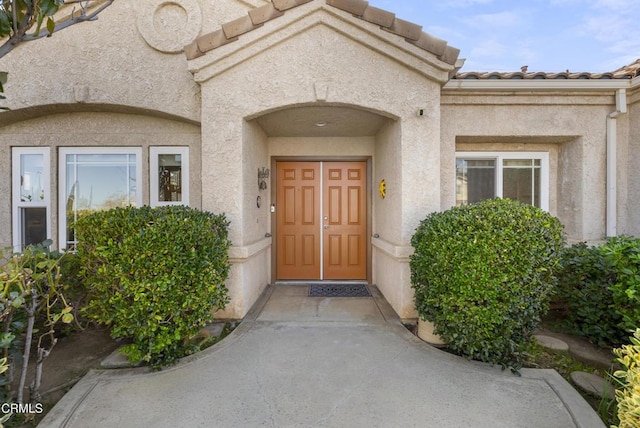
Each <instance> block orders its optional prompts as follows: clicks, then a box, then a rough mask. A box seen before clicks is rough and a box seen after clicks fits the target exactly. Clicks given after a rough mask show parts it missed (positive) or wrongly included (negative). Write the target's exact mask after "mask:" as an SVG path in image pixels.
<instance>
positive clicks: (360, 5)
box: [185, 0, 460, 65]
mask: <svg viewBox="0 0 640 428" xmlns="http://www.w3.org/2000/svg"><path fill="white" fill-rule="evenodd" d="M311 1H320V0H272V2H271V3H269V4H267V5H265V6H262V7H259V8H256V9H253V10H251V11H249V13H248V16H245V17H242V18H239V19H236V20H233V21H231V22H228V23H226V24H223V25H222V29H220V30H218V31H215V32H213V33H209V34H205V35H204V36H200V37H198V38H197V39H196V41H195V42H194V43H191V44H190V45H188V46H187V47H185V54H186V56H187V59H190V60H191V59H195V58H198V57H200V56H202V55H204V54H205V53H206V52H208V51H211V50H213V49H216V48H217V47H220V46H222V45H226V44H227V43H231V42H233V41H235V40H238V36H240V35H242V34H245V33H247V32H249V31H252V30H254V29H255V28H257V27H259V26H261V25H262V24H264V23H265V22H268V21H270V20H272V19H275V18H278V17H280V16H282V15H283V14H284V12H285V11H286V10H289V9H291V8H294V7H296V6H300V5H302V4H305V3H309V2H311ZM325 2H326V4H327V5H329V6H332V7H335V8H337V9H340V10H343V11H345V12H348V13H351V14H352V15H354V16H356V17H357V18H360V19H362V20H364V21H367V22H369V23H372V24H375V25H378V26H379V27H380V28H381V29H383V30H385V31H388V32H390V33H393V34H396V35H398V36H400V37H402V38H404V39H405V40H406V41H407V42H408V43H411V44H413V45H415V46H417V47H419V48H420V49H422V50H424V51H426V52H430V53H432V54H433V55H435V56H436V57H437V58H439V59H440V60H442V61H444V62H446V63H448V64H451V65H454V64H455V63H456V61H457V59H458V55H459V54H460V50H459V49H456V48H453V47H450V46H447V42H446V41H444V40H441V39H438V38H437V37H433V36H431V35H430V34H427V33H425V32H423V31H422V27H421V26H420V25H417V24H414V23H412V22H409V21H404V20H402V19H398V18H396V16H395V15H394V14H393V13H391V12H388V11H386V10H383V9H379V8H376V7H373V6H369V3H368V2H367V1H364V0H325Z"/></svg>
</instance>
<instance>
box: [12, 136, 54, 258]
mask: <svg viewBox="0 0 640 428" xmlns="http://www.w3.org/2000/svg"><path fill="white" fill-rule="evenodd" d="M22 155H42V156H43V158H42V162H43V171H42V175H43V182H42V188H43V190H44V199H43V200H41V201H30V202H29V201H21V200H20V181H21V179H20V158H21V156H22ZM11 168H12V174H11V176H12V179H11V192H12V198H11V199H12V203H11V214H12V218H11V223H12V227H11V228H12V241H13V248H14V251H22V250H23V242H22V230H21V224H22V217H21V215H20V209H21V208H29V207H31V208H45V209H46V210H47V216H46V217H47V218H46V224H47V239H50V238H51V236H52V234H51V149H50V148H49V147H12V150H11Z"/></svg>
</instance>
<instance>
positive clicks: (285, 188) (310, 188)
mask: <svg viewBox="0 0 640 428" xmlns="http://www.w3.org/2000/svg"><path fill="white" fill-rule="evenodd" d="M276 169H277V177H276V179H277V187H276V260H277V262H276V269H277V273H276V276H277V279H281V280H282V279H311V280H314V279H315V280H322V279H326V280H332V279H337V280H339V279H366V278H367V248H366V242H367V240H366V233H367V189H366V182H367V163H366V162H278V163H277V167H276Z"/></svg>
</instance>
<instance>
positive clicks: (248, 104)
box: [0, 0, 640, 318]
mask: <svg viewBox="0 0 640 428" xmlns="http://www.w3.org/2000/svg"><path fill="white" fill-rule="evenodd" d="M279 3H283V4H285V3H286V2H279ZM298 3H299V4H297V5H296V6H295V7H291V8H289V9H287V10H286V11H284V12H283V13H282V14H281V16H280V15H278V17H277V18H276V19H271V20H267V21H266V22H264V23H263V24H261V25H258V26H255V27H252V28H251V31H247V32H246V33H243V34H241V35H240V36H239V37H237V39H236V38H233V39H232V40H231V41H227V42H225V43H222V44H221V45H220V46H217V47H216V48H215V49H211V50H208V51H206V52H199V51H198V55H195V56H193V57H190V59H187V56H186V55H185V53H184V52H183V48H184V46H186V45H188V44H191V43H193V42H194V40H196V39H198V38H200V37H202V36H203V35H206V34H209V33H211V32H215V31H217V30H218V29H219V28H220V27H221V25H223V24H224V23H226V22H229V21H233V20H234V19H236V18H239V17H242V16H245V15H246V14H247V12H248V11H252V10H257V8H259V7H262V6H265V5H268V4H269V2H268V1H264V0H224V1H222V0H220V1H216V2H209V1H205V0H172V1H171V2H163V1H160V0H149V1H144V2H133V3H132V2H115V3H114V4H113V5H112V6H110V7H109V8H107V9H106V10H105V11H104V12H103V13H102V14H101V15H100V18H99V20H98V21H97V22H92V23H90V24H81V25H76V26H73V27H71V28H69V29H66V30H64V31H62V32H60V33H59V34H55V35H54V37H51V38H49V39H46V40H40V41H37V42H32V43H28V44H25V45H22V46H19V47H18V48H17V49H15V51H14V52H12V53H11V54H10V55H8V56H6V57H4V58H2V59H1V60H0V69H2V70H7V71H9V75H10V78H9V83H8V84H7V85H6V86H5V90H6V93H7V95H8V97H9V99H8V104H9V105H10V106H11V108H12V110H11V111H9V112H4V113H1V114H0V170H1V171H2V179H1V180H0V194H4V195H10V194H11V192H12V184H11V170H12V164H11V150H12V148H13V147H34V146H35V147H45V146H46V147H50V148H51V150H52V151H51V160H50V180H51V189H50V191H51V193H52V195H57V193H58V177H59V167H58V162H59V160H58V156H57V153H58V149H59V148H61V147H85V146H89V147H101V146H109V147H114V146H122V147H139V148H141V149H142V160H141V165H142V173H143V174H142V175H143V177H144V179H143V183H142V186H141V187H142V189H141V192H142V200H143V203H149V186H150V185H149V175H150V172H149V148H150V147H154V146H185V147H188V148H189V165H190V176H189V183H190V198H189V204H190V205H191V206H193V207H196V208H201V209H204V210H208V211H212V212H217V213H219V212H224V213H225V214H226V215H227V218H228V219H229V220H230V222H231V226H230V239H231V240H232V243H233V246H232V248H231V251H230V259H231V262H232V270H231V275H230V277H229V279H228V281H227V285H228V287H229V290H230V295H231V302H230V304H229V306H228V307H227V309H226V310H225V311H224V312H222V313H219V314H218V316H221V317H229V318H240V317H242V316H244V315H245V314H246V313H247V311H248V310H249V308H250V307H251V305H252V304H253V303H254V302H255V301H256V299H257V298H258V296H259V295H260V293H261V292H262V290H263V289H264V287H265V286H266V285H267V284H269V283H271V282H273V281H276V280H277V279H278V278H276V277H275V276H274V270H273V263H274V260H275V258H276V257H277V254H276V250H275V248H274V243H273V240H272V235H273V234H274V232H275V231H274V227H275V226H274V221H273V213H272V212H271V205H272V204H274V201H275V190H274V189H275V178H274V177H273V174H272V175H271V177H270V178H269V180H268V187H267V189H260V188H259V187H258V185H257V171H258V170H259V169H261V168H271V169H273V166H274V162H276V161H277V160H281V159H297V160H305V159H313V160H333V159H340V160H366V161H367V162H368V166H369V171H368V174H369V183H368V185H369V189H370V192H369V195H368V198H367V200H368V210H367V211H368V218H369V225H368V234H369V235H370V236H369V237H368V257H369V258H370V261H369V263H368V278H367V279H368V280H369V281H370V282H372V283H375V284H377V286H378V287H379V288H380V290H381V291H382V292H383V293H384V295H385V297H386V298H387V300H388V301H389V302H390V303H391V305H392V306H393V308H394V309H395V310H396V312H397V313H398V314H399V315H400V316H401V317H402V318H412V317H415V310H414V308H413V300H412V299H413V293H412V290H411V287H410V272H409V264H408V261H409V256H410V254H411V252H412V248H411V245H410V240H411V236H412V234H413V231H414V230H415V228H416V226H417V225H418V224H419V222H420V220H421V219H422V218H424V217H425V216H426V215H427V214H428V213H430V212H432V211H440V210H444V209H447V208H449V207H451V206H452V205H453V204H454V203H455V154H456V151H523V152H535V151H542V152H545V153H548V154H549V189H548V192H549V210H550V212H551V213H552V214H554V215H557V216H558V217H559V218H560V219H561V220H562V222H563V223H564V224H565V226H566V230H567V236H568V238H569V239H570V240H572V241H580V240H589V241H596V240H599V239H602V238H603V237H605V236H606V234H607V224H606V210H607V185H606V177H607V162H606V150H607V144H608V143H607V141H608V139H607V117H608V115H610V114H611V113H613V112H615V111H616V108H617V106H616V99H615V95H616V92H617V91H619V90H621V89H624V90H625V91H626V92H625V95H624V98H625V101H626V107H627V112H626V113H621V114H620V115H618V116H617V117H616V118H614V119H613V120H615V122H616V125H617V132H616V142H617V153H618V161H617V163H616V165H615V167H616V170H617V171H616V176H617V189H616V194H617V198H616V200H617V202H616V208H617V217H616V219H617V230H618V232H619V233H628V234H640V226H639V225H640V214H638V212H639V211H640V210H638V209H637V202H635V201H637V200H639V198H640V173H638V172H637V167H636V165H635V164H634V162H633V156H632V155H633V153H635V152H637V150H638V149H640V123H639V122H640V121H638V120H637V118H638V117H640V78H635V79H628V80H621V81H615V82H614V81H606V82H604V83H602V82H598V81H595V82H593V83H592V84H590V81H583V82H581V84H580V85H576V84H574V83H575V82H573V81H572V82H570V81H567V82H566V83H565V84H564V86H563V85H562V82H560V84H558V82H557V81H554V82H555V83H553V84H549V85H547V86H545V85H544V84H539V85H538V86H535V85H534V86H535V87H531V86H527V85H528V83H527V82H526V81H522V83H523V84H521V85H520V86H518V84H519V83H521V82H519V81H510V82H507V83H508V84H509V85H510V86H509V85H503V87H500V85H495V84H493V83H494V82H492V81H484V82H482V81H475V83H471V84H465V83H464V81H463V82H462V83H460V82H456V81H455V79H454V80H451V79H450V77H451V75H453V74H454V73H455V71H456V67H455V65H453V64H452V63H450V62H447V61H444V60H443V59H441V58H439V57H438V56H437V55H434V54H433V53H431V52H429V51H427V50H424V49H422V48H421V47H419V46H417V45H415V44H412V43H408V42H407V41H406V40H405V38H404V37H400V36H398V35H397V34H393V33H392V32H389V31H385V30H381V29H380V27H379V26H378V25H375V24H373V23H372V22H369V21H366V20H363V19H360V18H358V17H357V16H354V14H352V13H349V12H347V11H345V10H342V9H339V8H337V7H333V6H331V5H328V4H327V2H326V1H325V0H311V1H308V2H304V1H301V2H298ZM343 3H345V2H343ZM347 3H349V2H346V3H345V4H347ZM292 4H293V3H292ZM198 40H200V39H198ZM442 58H444V57H442ZM34 64H36V65H37V66H38V67H43V68H44V67H46V69H47V70H48V71H47V74H46V76H51V78H50V79H49V78H46V79H45V78H44V77H41V76H40V75H37V74H34V73H32V70H33V69H34ZM42 76H44V74H43V75H42ZM54 76H55V78H54ZM58 76H63V78H58ZM538 83H540V82H538ZM543 83H544V82H543ZM483 85H484V86H483ZM420 110H421V111H422V114H419V113H418V112H419V111H420ZM634 118H636V120H634ZM320 121H322V122H327V126H326V127H322V128H320V127H317V126H315V123H316V122H320ZM382 179H384V180H385V181H386V186H387V195H386V198H384V199H383V198H381V197H380V196H379V195H378V192H377V189H378V183H379V182H380V181H381V180H382ZM258 197H260V200H261V205H260V206H259V207H258V204H257V198H258ZM58 204H59V202H58V200H57V198H56V197H53V198H52V206H51V220H52V221H51V230H50V231H49V232H50V234H51V237H52V238H53V239H54V241H56V243H55V245H57V240H56V239H57V237H58ZM274 209H277V207H274ZM12 222H13V219H12V207H11V199H10V198H8V197H7V198H2V200H0V244H2V245H3V246H8V245H12V242H13V237H12Z"/></svg>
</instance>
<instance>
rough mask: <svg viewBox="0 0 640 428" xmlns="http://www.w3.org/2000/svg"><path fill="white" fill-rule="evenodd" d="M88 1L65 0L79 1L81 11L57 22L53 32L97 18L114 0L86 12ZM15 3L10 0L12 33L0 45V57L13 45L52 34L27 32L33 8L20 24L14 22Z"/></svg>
mask: <svg viewBox="0 0 640 428" xmlns="http://www.w3.org/2000/svg"><path fill="white" fill-rule="evenodd" d="M83 1H84V4H83ZM89 1H91V0H69V1H65V3H64V4H73V3H79V4H80V7H81V10H82V11H81V13H80V15H79V16H76V17H73V15H72V16H71V17H70V18H68V19H65V20H64V21H62V22H59V23H57V24H56V26H55V28H54V30H53V32H54V33H55V32H57V31H60V30H63V29H65V28H68V27H71V26H72V25H75V24H79V23H81V22H85V21H94V20H96V19H98V18H97V16H98V14H100V13H101V12H102V11H103V10H105V9H106V8H107V7H109V6H110V5H111V4H112V3H113V2H114V1H115V0H105V1H104V2H102V4H101V5H100V6H99V7H98V8H96V10H94V11H93V12H91V13H90V14H87V10H88V8H89ZM96 1H99V0H96ZM15 5H16V0H12V13H13V17H14V19H13V22H14V30H13V34H12V35H11V36H10V37H9V38H8V39H6V40H5V41H4V43H2V44H1V45H0V58H2V57H3V56H5V55H7V54H8V53H9V52H11V51H12V50H13V49H15V47H16V46H18V45H19V44H20V43H23V42H31V41H34V40H38V39H41V38H43V37H49V36H51V34H52V33H51V32H49V30H47V29H42V30H41V31H40V33H39V34H38V35H37V36H36V35H34V34H27V31H29V30H30V29H31V28H32V27H33V24H34V17H35V14H34V9H30V10H29V11H28V12H27V13H25V16H24V19H23V21H22V22H21V23H20V25H18V24H17V22H16V21H17V12H16V6H15Z"/></svg>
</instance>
